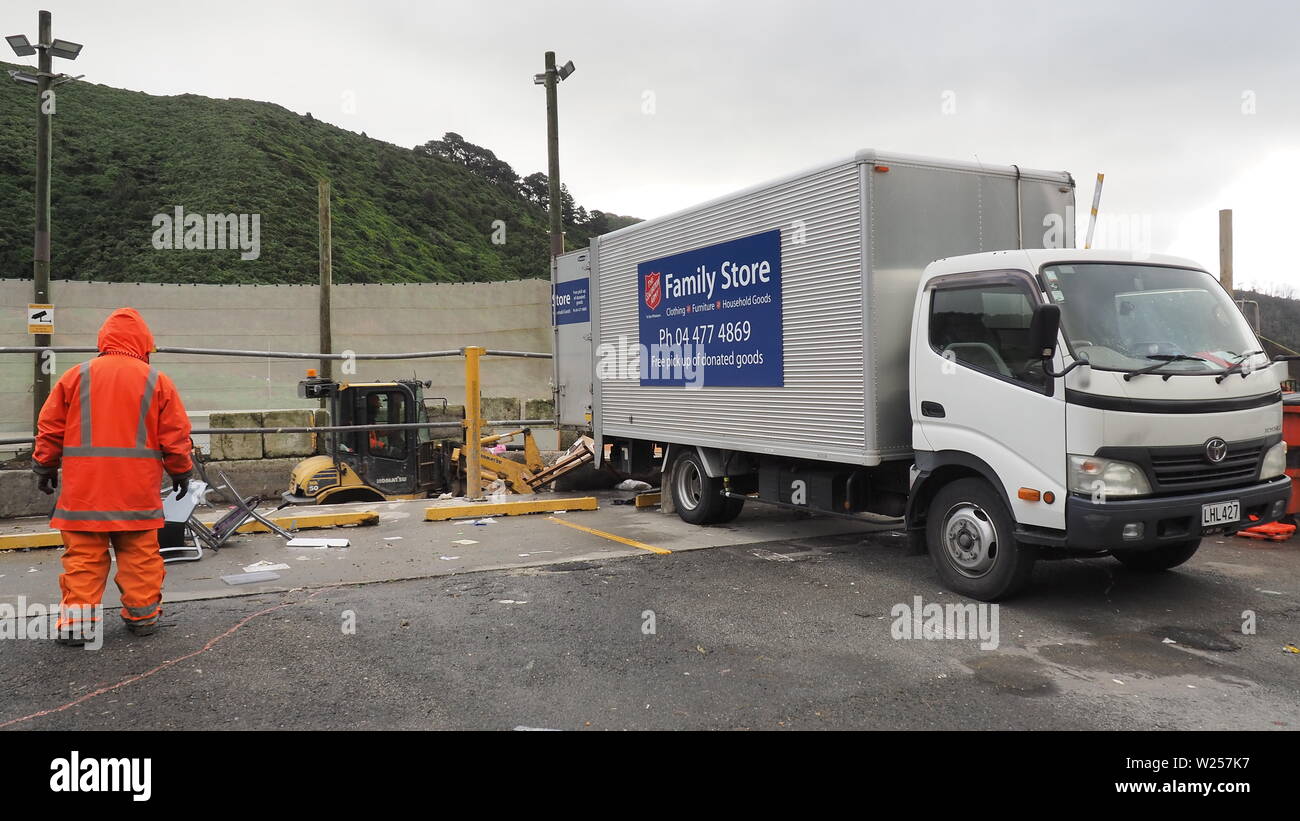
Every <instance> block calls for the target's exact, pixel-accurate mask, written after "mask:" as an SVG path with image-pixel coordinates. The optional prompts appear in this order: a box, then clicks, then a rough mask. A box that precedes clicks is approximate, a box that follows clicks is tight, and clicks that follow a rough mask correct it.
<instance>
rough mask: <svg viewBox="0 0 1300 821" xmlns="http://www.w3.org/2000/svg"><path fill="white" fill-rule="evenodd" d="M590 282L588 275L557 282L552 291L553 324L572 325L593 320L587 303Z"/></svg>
mask: <svg viewBox="0 0 1300 821" xmlns="http://www.w3.org/2000/svg"><path fill="white" fill-rule="evenodd" d="M589 284H590V283H589V280H588V279H587V278H586V277H583V278H582V279H571V280H569V281H568V282H557V283H555V290H554V291H552V292H551V324H552V325H571V324H573V323H575V322H588V321H590V320H591V312H590V309H589V308H588V304H587V292H588V290H590V289H589Z"/></svg>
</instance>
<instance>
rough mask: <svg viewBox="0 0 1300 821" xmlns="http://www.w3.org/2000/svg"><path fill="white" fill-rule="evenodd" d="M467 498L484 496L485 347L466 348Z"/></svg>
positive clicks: (474, 499) (472, 498)
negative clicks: (482, 360) (481, 456)
mask: <svg viewBox="0 0 1300 821" xmlns="http://www.w3.org/2000/svg"><path fill="white" fill-rule="evenodd" d="M464 352H465V498H466V499H469V500H471V501H479V500H481V499H482V498H483V471H482V470H481V468H480V467H479V453H480V449H481V447H482V446H481V445H480V444H479V439H481V438H482V436H483V399H482V397H481V396H480V395H479V393H480V390H479V389H480V386H479V365H478V363H479V357H480V356H482V355H483V354H484V353H486V352H487V350H486V349H485V348H472V347H471V348H465V349H464Z"/></svg>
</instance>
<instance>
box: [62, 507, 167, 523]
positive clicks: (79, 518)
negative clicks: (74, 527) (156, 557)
mask: <svg viewBox="0 0 1300 821" xmlns="http://www.w3.org/2000/svg"><path fill="white" fill-rule="evenodd" d="M162 517H163V512H162V508H158V509H157V510H64V509H63V508H61V507H56V508H54V516H53V517H52V518H55V519H67V520H68V521H70V522H134V521H138V520H141V519H161V518H162Z"/></svg>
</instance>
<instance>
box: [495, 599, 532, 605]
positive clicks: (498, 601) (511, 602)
mask: <svg viewBox="0 0 1300 821" xmlns="http://www.w3.org/2000/svg"><path fill="white" fill-rule="evenodd" d="M497 604H528V602H526V601H515V600H514V599H497Z"/></svg>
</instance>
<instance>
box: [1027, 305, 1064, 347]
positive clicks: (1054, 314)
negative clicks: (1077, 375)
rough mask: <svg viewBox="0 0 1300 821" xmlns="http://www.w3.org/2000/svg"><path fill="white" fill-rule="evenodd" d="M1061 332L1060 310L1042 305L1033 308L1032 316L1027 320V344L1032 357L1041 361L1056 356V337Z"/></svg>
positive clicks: (1052, 306) (1056, 307) (1054, 306)
mask: <svg viewBox="0 0 1300 821" xmlns="http://www.w3.org/2000/svg"><path fill="white" fill-rule="evenodd" d="M1060 330H1061V309H1060V308H1059V307H1058V306H1056V305H1049V304H1047V303H1043V304H1042V305H1037V306H1035V307H1034V315H1033V317H1032V318H1031V319H1030V320H1029V344H1030V346H1031V347H1032V348H1033V349H1034V355H1035V356H1037V357H1039V358H1041V359H1051V358H1052V357H1054V356H1056V335H1057V333H1058V332H1059V331H1060Z"/></svg>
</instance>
